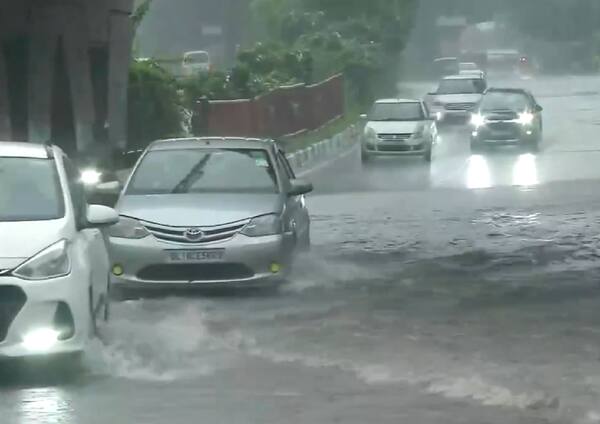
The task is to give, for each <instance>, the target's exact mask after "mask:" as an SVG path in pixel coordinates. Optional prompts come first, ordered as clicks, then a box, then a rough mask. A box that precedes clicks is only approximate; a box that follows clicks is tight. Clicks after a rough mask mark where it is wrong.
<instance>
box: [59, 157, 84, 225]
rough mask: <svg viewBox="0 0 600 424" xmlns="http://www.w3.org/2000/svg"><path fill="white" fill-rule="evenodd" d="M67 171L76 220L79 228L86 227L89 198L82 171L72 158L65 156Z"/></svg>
mask: <svg viewBox="0 0 600 424" xmlns="http://www.w3.org/2000/svg"><path fill="white" fill-rule="evenodd" d="M63 162H64V167H65V173H66V174H67V182H68V184H69V191H70V193H71V201H72V203H73V212H74V214H75V222H76V224H77V227H78V228H84V227H85V225H86V222H87V198H86V195H85V187H84V185H83V182H82V181H81V173H80V172H79V170H78V169H77V167H75V165H73V163H72V162H71V160H70V159H68V158H66V157H65V158H63Z"/></svg>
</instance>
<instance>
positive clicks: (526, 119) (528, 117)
mask: <svg viewBox="0 0 600 424" xmlns="http://www.w3.org/2000/svg"><path fill="white" fill-rule="evenodd" d="M517 122H519V124H521V125H524V126H525V125H531V123H532V122H533V114H532V113H529V112H523V113H521V114H519V118H518V119H517Z"/></svg>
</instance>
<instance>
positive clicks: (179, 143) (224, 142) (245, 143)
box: [148, 137, 276, 151]
mask: <svg viewBox="0 0 600 424" xmlns="http://www.w3.org/2000/svg"><path fill="white" fill-rule="evenodd" d="M275 144H276V143H275V141H273V140H271V139H262V138H244V137H189V138H171V139H166V140H158V141H155V142H153V143H152V144H150V146H148V151H157V150H179V149H207V148H217V149H223V148H229V149H265V150H266V149H268V148H269V147H272V146H274V145H275Z"/></svg>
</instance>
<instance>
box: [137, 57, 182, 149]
mask: <svg viewBox="0 0 600 424" xmlns="http://www.w3.org/2000/svg"><path fill="white" fill-rule="evenodd" d="M128 97H129V99H128V101H129V106H128V108H129V110H128V112H129V127H128V137H129V144H128V145H129V146H130V147H132V148H143V147H145V146H146V145H147V144H148V143H149V142H151V141H154V140H157V139H161V138H167V137H174V136H179V135H181V133H182V126H181V121H182V116H181V101H180V98H179V94H178V91H177V84H176V82H175V79H174V78H173V77H172V76H171V75H170V74H169V73H168V72H167V71H165V70H164V69H162V68H161V67H160V66H158V65H156V64H155V63H153V62H136V63H134V64H133V65H132V66H131V68H130V72H129V93H128Z"/></svg>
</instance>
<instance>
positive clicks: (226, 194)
mask: <svg viewBox="0 0 600 424" xmlns="http://www.w3.org/2000/svg"><path fill="white" fill-rule="evenodd" d="M99 189H102V185H100V186H99ZM311 190H312V185H310V184H309V183H306V182H303V181H301V180H298V179H296V176H295V175H294V171H293V169H292V168H291V166H290V165H289V163H288V161H287V159H286V157H285V155H284V153H283V151H282V150H281V149H280V147H279V145H278V144H277V143H276V142H274V141H270V140H259V139H246V138H190V139H174V140H162V141H157V142H154V143H153V144H151V145H150V146H149V147H148V149H146V151H145V152H144V153H143V154H142V155H141V157H140V159H139V161H138V163H137V165H136V166H135V167H134V169H133V172H132V174H131V177H130V178H129V181H128V182H127V183H126V185H125V187H124V188H123V190H122V192H121V195H120V197H119V200H118V202H117V210H118V212H119V214H120V221H119V223H118V224H117V225H115V226H114V227H112V228H111V229H110V232H109V234H110V243H109V246H110V255H111V260H112V264H113V265H112V289H113V290H114V291H115V292H116V294H117V296H118V294H119V293H120V294H125V296H126V295H127V292H128V291H130V290H131V289H136V291H137V290H139V289H153V288H161V289H164V288H177V289H179V288H190V287H198V286H204V287H205V286H220V287H223V286H232V285H234V286H236V287H239V286H246V287H248V286H256V285H264V283H268V285H271V284H272V283H278V282H281V281H283V280H285V279H286V277H287V275H288V270H289V268H290V265H291V263H292V261H293V259H294V257H295V253H296V252H297V251H298V250H302V249H306V248H307V247H308V246H309V244H310V219H309V214H308V210H307V208H306V204H305V200H304V195H305V194H307V193H308V192H310V191H311Z"/></svg>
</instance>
